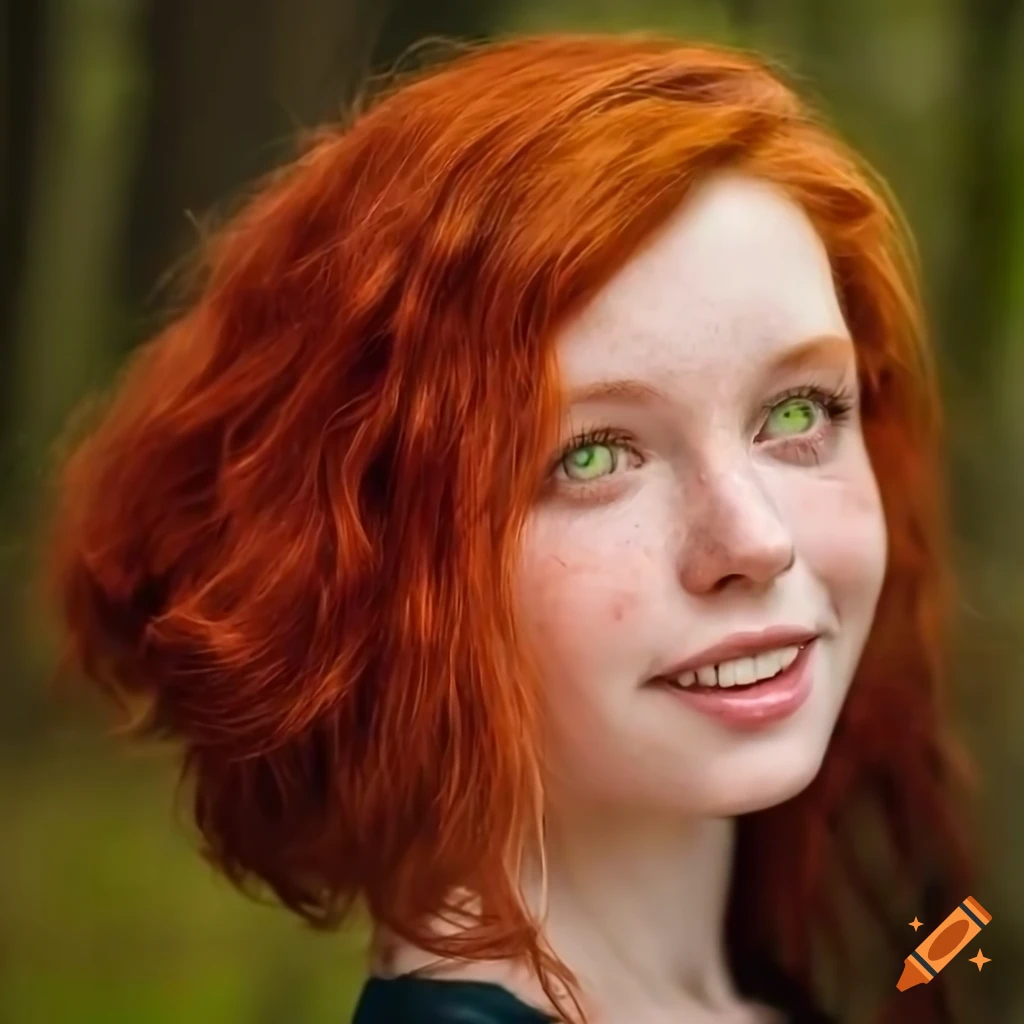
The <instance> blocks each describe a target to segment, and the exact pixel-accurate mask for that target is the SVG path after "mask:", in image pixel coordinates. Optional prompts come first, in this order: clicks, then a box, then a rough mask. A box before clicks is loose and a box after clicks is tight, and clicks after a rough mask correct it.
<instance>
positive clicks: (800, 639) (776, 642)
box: [658, 626, 820, 678]
mask: <svg viewBox="0 0 1024 1024" xmlns="http://www.w3.org/2000/svg"><path fill="white" fill-rule="evenodd" d="M819 635H820V634H819V633H818V632H817V631H816V630H813V629H805V628H803V627H802V626H771V627H769V628H768V629H761V630H753V631H749V632H745V633H733V634H732V635H730V636H727V637H726V638H725V639H724V640H722V641H720V642H719V643H717V644H712V646H711V647H705V648H704V650H702V651H698V652H697V653H696V654H694V655H693V656H692V657H690V658H686V659H685V660H683V661H680V662H677V663H676V664H674V665H670V666H669V667H668V668H666V669H665V670H664V671H663V672H659V673H658V678H666V677H672V676H678V675H682V674H683V673H684V672H691V671H693V670H694V669H698V668H706V667H707V666H709V665H717V664H719V663H720V662H723V661H731V660H732V659H733V658H743V657H749V656H750V655H753V654H763V653H764V652H765V651H774V650H778V649H779V648H780V647H799V646H802V645H803V644H809V643H810V642H811V641H812V640H816V639H817V638H818V636H819Z"/></svg>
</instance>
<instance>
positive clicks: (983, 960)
mask: <svg viewBox="0 0 1024 1024" xmlns="http://www.w3.org/2000/svg"><path fill="white" fill-rule="evenodd" d="M991 962H992V958H991V957H989V956H985V954H984V953H982V951H981V950H980V949H979V950H978V955H977V956H972V957H971V963H972V964H977V965H978V970H979V971H980V970H981V969H982V967H984V966H985V964H990V963H991Z"/></svg>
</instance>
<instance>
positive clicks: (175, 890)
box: [0, 0, 1024, 1024]
mask: <svg viewBox="0 0 1024 1024" xmlns="http://www.w3.org/2000/svg"><path fill="white" fill-rule="evenodd" d="M6 13H7V15H8V16H7V19H6V22H5V24H4V33H5V34H4V38H3V44H4V46H3V50H2V51H0V52H2V53H3V55H4V58H5V59H4V60H3V63H2V65H0V72H2V77H0V80H2V82H3V87H4V90H5V95H4V97H3V99H4V101H5V102H4V103H3V105H2V109H3V111H4V113H5V114H6V120H5V122H4V123H3V126H2V128H3V130H2V131H0V138H2V143H3V147H4V148H3V152H2V156H0V174H2V181H0V202H2V204H3V222H2V224H3V230H2V231H0V244H2V246H3V260H2V264H0V321H2V323H0V389H2V390H3V395H2V401H0V419H2V434H0V437H2V459H3V463H2V465H3V476H2V478H0V479H3V481H4V482H5V486H4V488H3V492H2V495H0V503H2V507H0V515H2V521H0V558H2V562H0V602H2V610H0V659H2V661H0V666H2V677H3V685H2V687H0V1024H63V1022H70V1021H75V1022H90V1024H91V1022H97V1024H98V1022H101V1021H102V1022H103V1024H122V1022H123V1024H127V1022H129V1021H130V1022H133V1024H135V1022H145V1024H172V1022H173V1024H179V1022H181V1021H191V1022H195V1024H203V1022H211V1024H212V1022H218V1024H278V1022H282V1021H289V1022H293V1024H314V1022H335V1024H342V1022H343V1021H345V1020H347V1019H348V1018H347V1016H346V1015H347V1013H348V1012H349V1010H350V1008H351V1005H352V1001H353V997H354V994H355V989H356V986H357V984H358V982H359V980H360V972H361V961H360V956H361V945H360V939H361V936H360V934H359V933H358V930H356V931H353V932H351V933H348V934H345V935H341V936H330V937H328V936H322V935H312V934H310V933H308V932H307V931H305V930H304V929H303V928H301V927H300V926H299V925H298V924H297V923H296V922H294V921H293V920H292V919H291V918H290V917H289V916H288V915H286V914H285V913H283V912H281V911H276V910H273V909H268V908H267V907H264V906H259V905H256V904H254V903H250V902H248V901H246V900H244V899H243V898H242V897H240V896H238V895H237V894H236V893H235V892H234V891H232V890H230V889H228V888H227V886H226V885H225V884H224V883H222V882H220V881H218V880H217V879H215V878H214V877H213V876H212V874H211V872H210V871H209V870H208V869H207V868H206V867H205V865H204V864H203V863H202V862H201V861H200V859H199V858H198V857H197V856H196V855H195V853H194V850H193V837H192V835H191V833H190V831H189V827H188V823H187V818H186V815H185V814H184V813H182V811H181V810H180V809H179V810H178V811H177V812H175V810H174V809H173V798H174V785H173V784H174V777H173V763H172V761H171V760H170V759H169V758H168V757H167V755H166V753H165V752H163V751H159V750H140V749H132V750H127V749H125V748H124V747H123V746H119V745H118V744H115V743H111V742H110V741H109V740H107V739H106V738H105V737H104V729H105V728H106V722H107V720H106V719H105V718H103V717H102V716H101V715H100V714H98V713H96V712H95V710H94V709H92V708H84V707H83V706H82V705H81V704H80V703H78V702H58V701H55V700H54V699H53V696H52V694H51V693H50V692H49V691H48V687H47V679H48V675H49V674H50V673H51V672H52V669H53V652H52V643H51V642H50V639H49V637H48V633H47V629H46V628H45V624H44V623H43V622H42V621H41V619H40V617H39V615H38V612H37V610H36V608H35V605H34V603H33V599H32V597H31V594H30V593H29V592H28V589H27V583H28V581H29V579H30V570H31V565H32V560H33V558H34V551H33V539H34V536H35V534H34V528H35V525H36V523H37V522H38V521H39V514H40V508H41V504H40V503H41V498H42V496H43V489H42V486H41V485H42V484H43V483H44V475H45V472H46V469H47V466H48V461H49V459H50V451H51V449H52V446H53V443H54V439H55V437H56V436H57V433H58V431H59V429H60V427H61V424H62V423H63V422H64V420H65V419H66V417H67V415H68V412H69V410H71V409H72V408H73V407H74V406H75V405H76V403H78V402H79V401H80V400H81V399H82V398H83V396H85V395H87V394H89V393H90V392H92V391H94V390H95V389H97V388H101V387H103V386H104V385H105V384H107V383H108V382H109V381H110V379H111V377H112V375H113V374H114V372H115V371H116V369H117V367H118V365H119V364H120V362H121V361H122V359H123V358H124V356H125V354H126V353H127V352H128V351H129V350H130V349H131V348H132V346H134V345H135V344H137V343H138V342H139V341H140V339H142V338H144V337H145V336H147V335H148V334H149V333H151V332H152V330H153V329H154V328H155V327H156V326H157V325H158V324H159V323H160V322H161V318H162V317H163V316H164V315H165V314H166V311H167V303H168V301H169V291H168V287H167V282H168V279H169V277H168V275H169V274H170V272H172V271H173V270H174V269H175V268H176V267H179V266H180V265H181V262H182V260H183V259H184V258H186V257H187V256H188V254H189V253H191V252H192V250H193V249H194V248H195V246H196V244H197V242H198V241H199V240H200V239H201V237H202V234H203V230H204V224H205V223H206V222H207V218H208V216H209V215H210V213H211V212H213V213H214V214H219V213H221V212H223V211H224V210H225V209H226V208H228V207H230V205H231V203H232V202H233V201H234V200H235V198H236V197H238V196H239V195H240V194H241V191H242V190H243V189H244V187H245V185H246V183H247V182H249V181H251V180H252V179H253V177H254V176H256V175H258V174H259V173H261V172H263V171H264V170H266V169H268V168H270V167H272V166H274V165H275V164H277V163H279V162H281V161H282V160H284V159H286V158H287V157H288V156H289V155H290V154H291V153H292V152H293V144H294V141H295V139H296V137H297V136H298V134H299V133H300V132H302V131H303V130H304V129H306V128H309V127H312V126H314V125H316V124H318V123H320V122H322V121H324V120H328V119H333V118H336V117H337V116H338V115H339V114H340V113H341V111H342V110H343V109H344V108H345V106H346V104H347V103H348V102H349V101H350V99H351V97H352V96H353V95H354V94H355V91H356V90H357V89H358V88H359V86H360V85H361V83H363V82H364V81H365V79H366V76H367V75H368V74H370V73H371V72H372V73H375V74H379V73H383V72H386V71H387V70H388V69H389V68H391V67H392V66H393V65H394V63H395V61H396V59H397V58H398V57H399V56H400V55H401V54H402V53H403V52H405V51H406V50H407V49H408V47H409V46H410V45H411V44H413V43H414V42H416V41H417V40H420V39H423V38H424V37H427V36H432V35H444V36H458V37H473V38H481V37H486V36H492V35H494V34H506V33H510V32H532V31H548V30H578V29H586V30H601V31H614V30H633V29H652V30H654V29H657V30H664V31H667V32H670V33H673V34H677V35H679V36H683V37H686V36H690V37H696V38H703V39H709V40H717V41H723V42H731V43H739V44H741V45H744V46H751V47H755V48H759V49H761V50H763V51H765V52H767V53H769V54H770V55H773V56H774V57H776V58H777V59H778V60H780V61H781V62H782V63H783V64H784V65H785V66H787V67H788V68H789V69H790V71H791V72H792V73H793V74H795V75H796V76H797V78H798V80H799V81H800V82H801V83H802V85H803V89H804V91H805V92H807V93H808V94H809V95H810V96H811V97H813V98H816V100H817V102H818V104H819V105H820V106H821V107H822V108H823V109H824V111H825V112H826V114H827V115H828V116H829V117H830V118H831V120H832V121H833V123H835V124H836V125H837V126H838V127H839V129H840V131H841V132H842V133H843V134H844V135H845V136H846V137H847V138H848V139H849V140H850V141H851V142H852V143H853V144H854V145H855V146H856V147H857V148H859V149H860V150H861V151H862V152H864V153H865V154H866V155H867V156H868V157H869V158H870V159H871V160H873V162H874V163H875V164H876V166H878V167H879V169H880V170H881V171H882V173H883V174H884V175H885V176H886V178H887V179H888V181H889V182H890V184H891V185H892V187H893V189H894V191H895V193H896V195H897V196H898V197H899V198H900V199H901V201H902V203H903V206H904V209H905V211H906V213H907V215H908V218H909V220H910V222H911V225H912V227H913V229H914V231H915V232H916V234H917V237H918V240H919V243H920V248H921V257H922V263H923V267H924V277H925V286H926V293H927V299H928V305H929V312H930V318H931V323H932V326H933V331H934V337H935V344H936V346H937V348H938V351H939V355H940V359H941V364H942V369H943V374H944V385H945V392H946V399H947V406H948V434H949V437H948V442H949V443H948V450H949V458H950V467H951V479H952V481H953V499H954V526H955V534H956V540H957V559H958V570H959V573H960V579H961V602H960V621H959V623H958V630H957V633H956V637H955V642H954V644H953V645H952V646H953V647H954V651H953V682H954V687H953V702H954V706H955V709H956V717H957V720H958V722H959V723H960V726H961V729H962V733H963V735H964V737H965V739H966V742H967V745H968V747H969V749H970V750H971V751H972V752H973V754H974V755H975V758H976V761H977V763H978V766H979V770H980V772H979V774H980V778H981V785H980V791H979V805H978V809H977V814H978V820H979V822H980V829H981V834H980V839H981V841H982V846H983V850H984V851H985V854H986V858H987V860H986V863H985V865H984V875H983V885H982V886H981V887H980V888H979V891H977V892H974V893H971V895H973V896H975V897H977V898H978V899H979V900H980V902H981V903H982V904H983V905H984V906H985V907H986V908H987V909H988V910H989V911H990V912H991V913H992V914H993V918H994V920H993V923H992V925H990V926H989V928H987V929H986V931H985V934H984V936H983V939H984V941H983V942H982V948H983V949H984V951H985V954H986V955H987V956H989V957H990V958H991V960H992V963H991V964H990V965H987V966H986V968H985V970H984V972H982V973H980V974H979V973H978V972H977V971H976V970H975V967H974V965H972V964H970V963H966V962H960V961H963V960H965V959H966V958H964V957H961V958H959V960H958V961H957V962H954V963H953V964H952V965H951V966H950V968H948V971H949V972H950V973H951V974H954V973H955V974H957V976H958V977H959V978H960V979H961V980H962V982H963V984H964V988H965V991H966V992H967V993H968V995H969V999H968V1003H967V1005H968V1006H969V1007H970V1008H969V1010H967V1011H966V1012H965V1015H964V1020H965V1021H967V1022H968V1024H973V1022H974V1021H983V1020H993V1021H1000V1022H1004V1021H1019V1022H1024V984H1022V983H1020V982H1019V981H1018V980H1017V975H1016V969H1015V968H1014V967H1013V966H1012V965H1013V964H1014V963H1018V964H1021V962H1022V961H1021V959H1019V958H1020V957H1021V956H1022V954H1024V874H1022V873H1020V872H1019V870H1018V868H1019V865H1020V864H1021V863H1022V862H1024V814H1022V813H1021V810H1020V804H1019V800H1018V797H1019V792H1020V787H1021V784H1022V782H1024V750H1022V748H1021V744H1020V741H1019V736H1018V732H1017V730H1018V728H1019V727H1020V726H1021V724H1024V687H1022V686H1021V685H1020V683H1021V677H1022V671H1024V643H1022V642H1021V624H1022V623H1024V532H1022V530H1021V524H1022V521H1024V473H1022V468H1024V344H1022V334H1024V0H899V2H893V0H375V2H372V3H370V2H367V0H290V2H288V3H285V2H283V0H9V3H8V4H7V5H6ZM964 895H965V896H966V895H967V894H966V893H965V894H964ZM899 909H900V910H902V911H903V912H905V913H906V920H910V919H911V917H913V916H914V915H915V914H919V915H920V916H921V917H922V918H923V917H924V916H925V912H924V908H920V907H915V906H912V905H910V904H908V905H907V906H906V907H905V908H899ZM946 912H947V910H946V909H942V910H941V915H942V916H944V915H945V913H946ZM936 921H937V919H936ZM910 934H911V933H910V932H909V931H908V950H909V949H910V948H911V947H910V945H909V938H910ZM892 972H893V979H895V977H896V976H897V974H898V965H896V964H893V965H892ZM875 995H877V993H869V996H875ZM869 1001H870V1000H869Z"/></svg>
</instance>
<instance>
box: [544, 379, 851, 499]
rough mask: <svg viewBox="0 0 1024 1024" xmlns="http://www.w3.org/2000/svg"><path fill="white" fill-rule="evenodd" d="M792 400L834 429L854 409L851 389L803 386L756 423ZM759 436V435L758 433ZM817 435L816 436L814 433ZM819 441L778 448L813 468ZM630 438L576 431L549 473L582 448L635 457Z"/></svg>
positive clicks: (583, 483)
mask: <svg viewBox="0 0 1024 1024" xmlns="http://www.w3.org/2000/svg"><path fill="white" fill-rule="evenodd" d="M793 398H804V399H807V400H808V401H812V402H815V403H816V404H817V405H819V406H820V407H821V409H822V410H823V411H824V413H825V417H826V419H827V422H828V424H830V425H832V426H838V425H840V424H842V423H845V422H847V421H848V420H849V418H850V414H851V413H852V412H853V410H854V407H855V405H856V401H855V397H854V394H853V392H852V390H851V389H849V388H847V387H839V388H829V387H826V386H823V385H818V384H803V385H800V386H799V387H794V388H789V389H787V390H786V391H783V392H780V393H779V394H778V395H775V396H774V397H773V398H771V399H770V400H769V401H767V402H765V404H764V405H763V406H762V407H761V410H760V419H761V420H762V428H761V429H763V420H764V419H765V418H766V417H767V416H768V414H769V413H771V411H772V410H773V409H774V408H775V407H776V406H778V405H781V404H782V403H783V402H787V401H789V400H791V399H793ZM759 432H760V431H759ZM816 433H820V432H816ZM821 440H822V439H821V437H820V436H816V437H795V438H792V439H791V440H786V441H780V442H778V443H779V444H780V445H782V446H785V447H786V448H788V449H790V450H791V451H794V452H796V453H797V454H798V455H799V456H800V457H801V458H806V459H807V461H808V462H813V463H814V464H817V463H818V461H819V460H820V456H821ZM632 442H633V437H632V436H631V435H630V434H628V433H624V432H622V431H620V430H615V429H613V428H611V427H597V428H593V429H586V430H582V431H580V432H579V433H578V434H576V435H575V436H574V437H572V438H571V439H570V440H569V441H568V442H567V443H566V445H565V446H564V447H563V448H562V450H561V452H560V453H559V455H558V457H557V458H556V459H555V461H554V464H553V465H552V467H551V473H552V474H554V473H555V472H557V470H558V468H559V466H561V464H562V462H563V461H564V460H565V458H566V457H567V456H568V455H571V454H572V453H573V452H574V451H576V450H577V449H578V448H585V447H587V446H588V445H599V444H603V445H608V446H609V447H610V446H613V445H617V446H619V447H626V448H631V449H632V451H633V453H634V454H639V453H638V452H637V451H636V449H635V448H634V447H633V445H632ZM606 480H607V477H598V478H597V479H595V480H574V479H572V478H571V477H569V478H567V481H565V482H568V483H569V484H570V485H571V486H572V487H573V489H576V490H587V489H590V488H593V487H595V486H601V485H603V484H604V482H605V481H606Z"/></svg>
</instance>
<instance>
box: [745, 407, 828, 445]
mask: <svg viewBox="0 0 1024 1024" xmlns="http://www.w3.org/2000/svg"><path fill="white" fill-rule="evenodd" d="M827 415H828V413H827V412H826V410H825V408H824V406H823V405H822V404H821V403H820V402H817V401H815V400H814V399H813V398H804V397H794V398H786V399H784V400H783V401H781V402H779V403H778V404H777V405H774V406H773V407H772V408H771V410H770V411H769V412H768V416H767V418H766V419H765V421H764V426H763V427H762V428H761V431H760V433H759V434H758V440H763V441H778V440H784V439H786V438H788V437H800V436H801V435H804V434H809V433H810V432H811V431H812V430H814V429H815V428H816V427H817V426H818V424H819V423H820V422H821V421H822V419H824V418H826V417H827Z"/></svg>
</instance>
